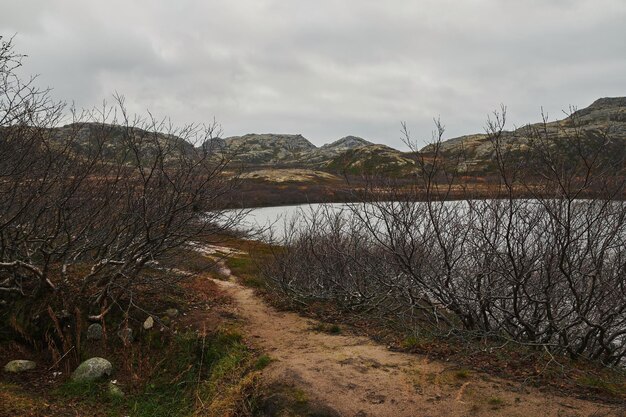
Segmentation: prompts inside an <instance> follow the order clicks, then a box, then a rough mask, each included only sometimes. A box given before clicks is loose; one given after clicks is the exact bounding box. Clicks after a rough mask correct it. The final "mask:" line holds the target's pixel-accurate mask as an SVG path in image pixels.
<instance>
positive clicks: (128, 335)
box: [117, 327, 134, 345]
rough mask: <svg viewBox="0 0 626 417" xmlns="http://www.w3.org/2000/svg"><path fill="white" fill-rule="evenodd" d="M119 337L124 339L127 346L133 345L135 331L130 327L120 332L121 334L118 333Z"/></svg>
mask: <svg viewBox="0 0 626 417" xmlns="http://www.w3.org/2000/svg"><path fill="white" fill-rule="evenodd" d="M117 335H118V337H119V338H120V339H122V342H124V344H125V345H127V344H129V343H133V340H134V337H133V329H131V328H130V327H126V328H124V329H122V330H120V331H119V332H117Z"/></svg>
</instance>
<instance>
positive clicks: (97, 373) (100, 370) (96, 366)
mask: <svg viewBox="0 0 626 417" xmlns="http://www.w3.org/2000/svg"><path fill="white" fill-rule="evenodd" d="M112 372H113V365H111V362H109V361H108V360H106V359H104V358H97V357H96V358H90V359H87V360H86V361H85V362H83V363H81V364H80V365H78V368H76V370H75V371H74V373H73V374H72V381H76V382H90V381H95V380H98V379H100V378H103V377H104V376H110V375H111V373H112Z"/></svg>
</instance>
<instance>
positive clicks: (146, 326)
mask: <svg viewBox="0 0 626 417" xmlns="http://www.w3.org/2000/svg"><path fill="white" fill-rule="evenodd" d="M153 326H154V319H153V318H152V316H148V318H147V319H146V321H144V322H143V328H144V329H146V330H150V329H151V328H152V327H153Z"/></svg>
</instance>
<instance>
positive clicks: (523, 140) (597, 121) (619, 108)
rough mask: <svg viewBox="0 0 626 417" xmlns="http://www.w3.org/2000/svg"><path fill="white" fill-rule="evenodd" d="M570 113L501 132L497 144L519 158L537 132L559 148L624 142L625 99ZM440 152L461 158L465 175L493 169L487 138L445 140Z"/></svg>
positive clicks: (428, 148)
mask: <svg viewBox="0 0 626 417" xmlns="http://www.w3.org/2000/svg"><path fill="white" fill-rule="evenodd" d="M570 113H571V114H570V115H569V116H568V117H566V118H565V119H562V120H557V121H554V122H549V123H546V124H543V123H535V124H529V125H526V126H523V127H521V128H518V129H515V130H513V131H505V132H503V133H502V136H501V137H500V141H501V143H502V145H503V146H504V147H505V149H506V150H508V151H511V152H514V153H515V152H517V153H519V154H522V153H523V152H524V151H525V150H526V149H528V144H529V143H530V141H531V140H532V139H533V137H534V136H536V134H537V132H541V133H540V134H541V135H542V137H544V138H547V139H549V140H551V141H552V143H553V144H554V145H555V146H559V147H567V146H568V141H569V140H571V139H572V138H575V137H581V136H584V137H585V138H594V137H596V138H610V139H611V140H612V141H626V97H609V98H601V99H599V100H596V101H594V102H593V103H592V104H591V105H590V106H589V107H586V108H584V109H580V110H576V109H572V111H571V112H570ZM432 150H433V148H432V146H431V145H429V146H426V147H424V148H423V149H422V150H421V152H424V153H426V154H427V153H429V152H431V151H432ZM441 151H442V152H443V155H444V156H453V157H454V158H457V157H458V156H460V155H462V159H463V160H464V162H463V168H464V170H465V171H466V172H468V173H473V174H481V173H486V172H489V171H490V170H491V169H493V163H492V161H493V160H494V158H495V150H494V146H493V143H492V141H491V139H490V136H489V135H487V134H474V135H466V136H461V137H458V138H453V139H449V140H446V141H444V142H443V143H442V144H441Z"/></svg>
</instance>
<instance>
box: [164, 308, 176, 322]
mask: <svg viewBox="0 0 626 417" xmlns="http://www.w3.org/2000/svg"><path fill="white" fill-rule="evenodd" d="M165 314H167V317H169V318H171V319H173V318H175V317H178V310H177V309H175V308H168V309H167V310H165Z"/></svg>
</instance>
